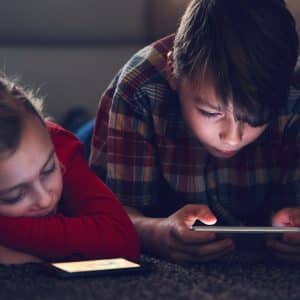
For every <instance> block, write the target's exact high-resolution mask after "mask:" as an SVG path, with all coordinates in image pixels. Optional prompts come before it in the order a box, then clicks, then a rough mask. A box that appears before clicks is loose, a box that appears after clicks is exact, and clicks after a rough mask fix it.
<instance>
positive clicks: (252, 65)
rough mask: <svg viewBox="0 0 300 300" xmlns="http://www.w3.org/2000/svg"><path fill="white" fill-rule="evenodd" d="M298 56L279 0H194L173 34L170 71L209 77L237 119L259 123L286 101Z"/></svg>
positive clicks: (197, 79) (196, 79)
mask: <svg viewBox="0 0 300 300" xmlns="http://www.w3.org/2000/svg"><path fill="white" fill-rule="evenodd" d="M297 56H298V36H297V32H296V28H295V21H294V19H293V17H292V15H291V14H290V12H289V11H288V9H287V8H286V5H285V2H284V1H283V0H193V1H192V2H191V3H190V5H189V6H188V8H187V9H186V11H185V13H184V15H183V17H182V20H181V23H180V26H179V28H178V30H177V33H176V36H175V42H174V51H173V59H174V74H175V76H176V77H177V78H180V76H182V75H184V76H188V78H190V79H191V80H192V81H193V83H194V84H197V83H200V82H201V81H202V80H203V79H204V78H208V79H209V80H211V83H212V84H213V86H214V88H215V90H216V94H217V96H218V97H219V98H220V99H221V101H222V103H221V105H223V106H227V105H228V102H229V101H232V104H233V107H234V110H235V111H234V113H235V118H236V119H237V120H240V121H244V122H247V123H249V124H250V125H252V126H260V125H263V124H265V123H268V122H269V121H270V120H271V119H272V117H276V115H277V114H278V112H279V110H280V109H281V107H283V105H284V103H285V102H286V101H287V96H288V91H289V85H290V82H291V77H292V74H293V70H294V67H295V64H296V61H297Z"/></svg>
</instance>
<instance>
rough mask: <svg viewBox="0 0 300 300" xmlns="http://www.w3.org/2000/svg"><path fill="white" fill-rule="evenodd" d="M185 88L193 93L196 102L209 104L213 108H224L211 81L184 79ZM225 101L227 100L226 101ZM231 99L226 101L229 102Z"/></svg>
mask: <svg viewBox="0 0 300 300" xmlns="http://www.w3.org/2000/svg"><path fill="white" fill-rule="evenodd" d="M186 88H188V89H190V90H191V91H192V93H193V98H194V101H195V102H196V104H199V105H205V106H209V107H211V108H214V109H219V110H221V109H224V102H225V101H222V99H221V98H220V96H219V95H218V93H217V91H216V88H215V86H214V83H213V81H211V80H192V79H189V78H187V79H186ZM226 102H227V101H226ZM230 102H231V101H228V103H230Z"/></svg>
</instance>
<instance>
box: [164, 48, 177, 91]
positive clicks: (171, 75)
mask: <svg viewBox="0 0 300 300" xmlns="http://www.w3.org/2000/svg"><path fill="white" fill-rule="evenodd" d="M173 64H174V61H173V51H169V52H168V54H167V66H166V72H167V79H168V81H169V85H170V87H171V88H172V89H173V90H177V79H176V77H175V75H174V67H173Z"/></svg>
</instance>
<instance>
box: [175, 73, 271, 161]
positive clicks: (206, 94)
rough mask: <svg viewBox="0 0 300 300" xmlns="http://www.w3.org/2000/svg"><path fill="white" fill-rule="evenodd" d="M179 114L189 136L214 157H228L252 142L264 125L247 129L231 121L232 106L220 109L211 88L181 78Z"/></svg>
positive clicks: (245, 124)
mask: <svg viewBox="0 0 300 300" xmlns="http://www.w3.org/2000/svg"><path fill="white" fill-rule="evenodd" d="M176 89H177V91H178V94H179V99H180V103H181V109H182V114H183V117H184V119H185V122H186V123H187V125H188V127H189V128H190V129H191V131H192V132H193V134H194V135H195V136H196V137H197V138H198V139H199V141H200V142H201V143H202V144H203V145H204V147H205V148H206V149H207V151H208V152H209V153H210V154H212V155H213V156H215V157H219V158H230V157H233V156H234V155H235V154H237V153H238V152H239V151H240V150H241V149H242V148H243V147H245V146H247V145H248V144H250V143H252V142H253V141H254V140H256V139H257V138H258V137H259V136H260V135H261V134H262V133H263V131H264V130H265V129H266V127H267V125H263V126H259V127H251V126H250V125H249V124H247V123H244V122H240V121H236V120H235V119H234V114H233V107H232V106H231V105H229V106H228V107H227V108H226V109H222V108H221V107H220V105H219V103H221V102H220V101H219V99H218V97H217V96H216V93H215V90H214V88H213V87H212V86H211V85H209V84H205V85H202V86H201V87H196V85H194V84H193V83H192V81H191V80H190V79H188V78H187V77H183V78H182V79H181V80H180V81H179V82H178V84H177V86H176Z"/></svg>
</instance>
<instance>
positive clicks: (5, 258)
mask: <svg viewBox="0 0 300 300" xmlns="http://www.w3.org/2000/svg"><path fill="white" fill-rule="evenodd" d="M41 261H42V260H41V259H39V258H37V257H35V256H32V255H30V254H27V253H23V252H20V251H17V250H14V249H10V248H6V247H4V246H2V245H0V264H4V265H10V264H25V263H32V262H41Z"/></svg>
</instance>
